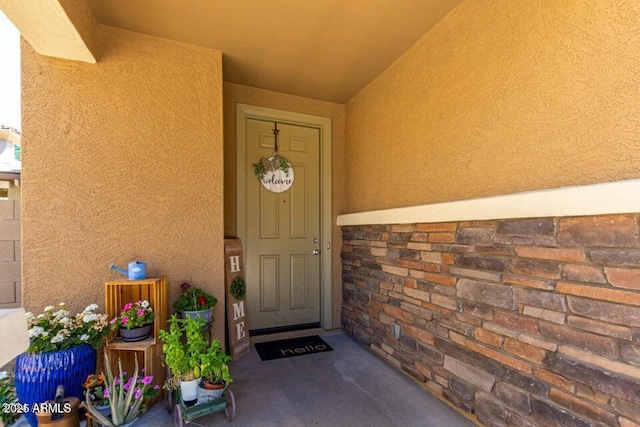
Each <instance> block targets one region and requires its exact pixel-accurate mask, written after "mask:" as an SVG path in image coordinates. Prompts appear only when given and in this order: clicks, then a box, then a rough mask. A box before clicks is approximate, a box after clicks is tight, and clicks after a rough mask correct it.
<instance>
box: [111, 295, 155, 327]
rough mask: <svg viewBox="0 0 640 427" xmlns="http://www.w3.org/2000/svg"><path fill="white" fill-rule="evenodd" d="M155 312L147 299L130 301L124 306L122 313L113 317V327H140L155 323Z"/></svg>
mask: <svg viewBox="0 0 640 427" xmlns="http://www.w3.org/2000/svg"><path fill="white" fill-rule="evenodd" d="M154 317H155V313H154V312H153V309H152V308H151V305H150V304H149V301H147V300H141V301H136V302H130V303H127V304H125V305H124V307H122V310H120V315H119V316H118V317H114V318H113V319H111V321H110V322H109V323H111V329H114V330H115V329H118V328H121V327H122V328H126V329H132V328H139V327H141V326H146V325H148V324H150V323H153V319H154Z"/></svg>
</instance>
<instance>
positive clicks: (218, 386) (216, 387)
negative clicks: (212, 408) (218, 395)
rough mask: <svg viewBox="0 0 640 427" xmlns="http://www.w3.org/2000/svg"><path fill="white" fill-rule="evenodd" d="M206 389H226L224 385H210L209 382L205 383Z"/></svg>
mask: <svg viewBox="0 0 640 427" xmlns="http://www.w3.org/2000/svg"><path fill="white" fill-rule="evenodd" d="M204 388H206V389H207V390H220V389H221V388H224V384H214V383H210V382H209V381H205V382H204Z"/></svg>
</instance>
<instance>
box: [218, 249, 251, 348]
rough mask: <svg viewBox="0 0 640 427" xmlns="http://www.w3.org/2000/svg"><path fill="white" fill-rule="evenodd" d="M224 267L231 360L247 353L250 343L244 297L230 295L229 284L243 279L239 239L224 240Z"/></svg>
mask: <svg viewBox="0 0 640 427" xmlns="http://www.w3.org/2000/svg"><path fill="white" fill-rule="evenodd" d="M224 257H225V261H224V265H225V275H224V276H225V289H226V293H227V304H226V306H227V307H226V308H227V323H228V324H229V329H228V331H227V334H228V337H229V353H230V354H231V357H232V358H233V360H237V359H238V358H240V357H241V356H244V355H245V354H247V353H249V349H250V342H249V335H248V334H247V331H248V330H249V321H248V319H247V313H246V311H245V306H246V304H245V300H246V295H245V296H244V297H243V299H242V300H237V299H235V297H234V296H233V295H231V283H232V282H233V279H235V278H236V277H242V278H243V279H244V269H243V262H242V243H241V242H240V239H225V240H224Z"/></svg>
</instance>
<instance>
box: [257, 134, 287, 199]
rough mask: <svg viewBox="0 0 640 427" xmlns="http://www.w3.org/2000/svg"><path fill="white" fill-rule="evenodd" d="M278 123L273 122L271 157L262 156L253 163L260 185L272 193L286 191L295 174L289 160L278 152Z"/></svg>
mask: <svg viewBox="0 0 640 427" xmlns="http://www.w3.org/2000/svg"><path fill="white" fill-rule="evenodd" d="M279 132H280V131H279V130H278V123H277V122H276V123H275V128H274V129H273V135H274V136H275V144H274V151H273V154H272V155H271V157H267V158H262V159H260V161H259V162H258V163H254V164H253V170H254V172H255V173H256V175H257V176H258V179H259V180H260V182H261V183H262V186H263V187H264V188H266V189H267V190H269V191H271V192H274V193H282V192H283V191H287V190H288V189H289V188H291V186H292V185H293V180H294V179H295V174H294V172H293V167H292V166H291V163H289V161H288V160H287V159H286V158H284V157H281V156H280V153H278V133H279Z"/></svg>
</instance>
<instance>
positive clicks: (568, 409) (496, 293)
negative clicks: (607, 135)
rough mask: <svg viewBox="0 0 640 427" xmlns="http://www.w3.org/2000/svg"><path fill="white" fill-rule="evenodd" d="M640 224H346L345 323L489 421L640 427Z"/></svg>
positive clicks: (585, 220)
mask: <svg viewBox="0 0 640 427" xmlns="http://www.w3.org/2000/svg"><path fill="white" fill-rule="evenodd" d="M639 219H640V218H639V215H609V216H595V217H567V218H533V219H517V220H496V221H467V222H452V223H437V224H400V225H373V226H372V225H368V226H349V227H343V248H342V267H343V309H342V326H343V328H344V329H345V330H346V331H348V332H349V333H350V334H352V335H353V336H354V337H356V338H357V339H358V340H359V341H362V342H364V343H366V344H367V345H369V346H370V348H371V349H372V350H373V351H374V352H376V353H377V354H379V355H380V356H381V357H383V358H385V359H386V360H387V361H389V362H390V363H391V364H392V365H394V366H395V367H397V368H398V369H400V370H402V371H404V372H405V373H407V374H408V375H410V376H412V377H413V378H415V379H416V380H417V381H419V382H421V383H422V384H424V386H425V387H427V388H429V389H430V390H431V391H433V392H435V393H436V394H439V395H441V396H442V397H444V398H445V399H447V400H449V401H451V402H452V403H453V404H454V405H456V406H458V407H459V408H461V409H462V410H464V411H466V412H469V413H471V414H475V415H476V416H477V419H478V420H479V421H480V422H481V423H483V424H486V425H496V426H497V425H523V426H535V425H540V426H543V425H544V426H547V425H557V426H563V427H564V426H593V425H607V426H622V427H630V426H640V238H639ZM394 324H397V325H399V326H400V330H401V333H400V336H399V338H398V339H394V338H393V337H392V335H391V326H392V325H394Z"/></svg>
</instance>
